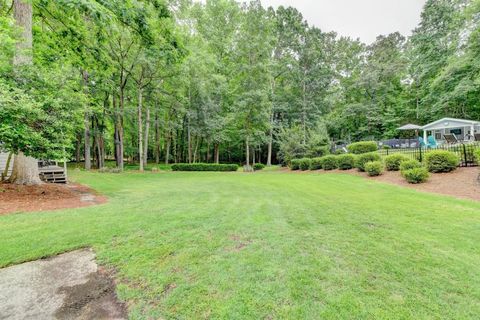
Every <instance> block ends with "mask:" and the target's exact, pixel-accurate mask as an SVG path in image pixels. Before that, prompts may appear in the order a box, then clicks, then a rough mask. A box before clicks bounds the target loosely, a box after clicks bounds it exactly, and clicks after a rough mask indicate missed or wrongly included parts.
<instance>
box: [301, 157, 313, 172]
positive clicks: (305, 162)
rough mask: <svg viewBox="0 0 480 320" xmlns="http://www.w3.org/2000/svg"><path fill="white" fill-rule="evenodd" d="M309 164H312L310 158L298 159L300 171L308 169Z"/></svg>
mask: <svg viewBox="0 0 480 320" xmlns="http://www.w3.org/2000/svg"><path fill="white" fill-rule="evenodd" d="M310 163H312V159H310V158H303V159H300V170H302V171H305V170H308V169H310Z"/></svg>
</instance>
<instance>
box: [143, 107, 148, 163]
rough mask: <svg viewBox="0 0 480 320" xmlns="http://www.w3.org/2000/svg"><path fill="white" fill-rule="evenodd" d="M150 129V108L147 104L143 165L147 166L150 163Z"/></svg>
mask: <svg viewBox="0 0 480 320" xmlns="http://www.w3.org/2000/svg"><path fill="white" fill-rule="evenodd" d="M149 131H150V108H149V107H148V106H147V107H146V111H145V138H144V146H143V166H144V167H146V166H147V163H148V135H149V133H150V132H149Z"/></svg>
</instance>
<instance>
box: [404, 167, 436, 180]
mask: <svg viewBox="0 0 480 320" xmlns="http://www.w3.org/2000/svg"><path fill="white" fill-rule="evenodd" d="M402 175H403V176H404V177H405V179H406V180H407V181H408V183H414V184H417V183H423V182H425V181H427V180H428V177H429V176H430V175H429V173H428V171H427V169H426V168H424V167H421V168H413V169H409V170H405V171H402Z"/></svg>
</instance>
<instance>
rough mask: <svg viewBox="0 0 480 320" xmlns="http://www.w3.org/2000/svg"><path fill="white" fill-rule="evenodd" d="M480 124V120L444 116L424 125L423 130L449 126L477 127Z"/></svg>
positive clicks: (447, 127)
mask: <svg viewBox="0 0 480 320" xmlns="http://www.w3.org/2000/svg"><path fill="white" fill-rule="evenodd" d="M479 125H480V121H474V120H466V119H455V118H443V119H440V120H437V121H434V122H432V123H429V124H426V125H424V126H423V127H422V128H421V129H422V130H440V129H449V128H462V127H476V126H479Z"/></svg>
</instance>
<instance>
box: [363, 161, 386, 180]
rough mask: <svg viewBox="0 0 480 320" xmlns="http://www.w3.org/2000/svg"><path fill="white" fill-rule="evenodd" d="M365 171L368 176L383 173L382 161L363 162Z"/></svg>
mask: <svg viewBox="0 0 480 320" xmlns="http://www.w3.org/2000/svg"><path fill="white" fill-rule="evenodd" d="M365 171H366V172H367V173H368V175H369V176H370V177H375V176H379V175H381V174H382V173H383V163H382V162H381V161H370V162H367V163H365Z"/></svg>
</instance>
